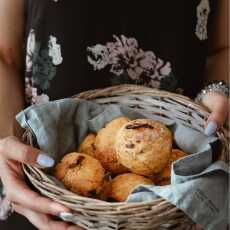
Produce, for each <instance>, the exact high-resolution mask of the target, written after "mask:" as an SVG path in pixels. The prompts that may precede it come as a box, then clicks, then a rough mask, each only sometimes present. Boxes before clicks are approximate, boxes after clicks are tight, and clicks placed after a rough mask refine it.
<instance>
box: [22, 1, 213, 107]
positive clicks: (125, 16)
mask: <svg viewBox="0 0 230 230" xmlns="http://www.w3.org/2000/svg"><path fill="white" fill-rule="evenodd" d="M215 4H216V3H215V0H189V1H184V0H175V1H168V0H157V1H142V2H140V1H131V0H125V1H124V0H116V1H112V2H111V1H105V0H101V1H89V0H84V1H76V0H27V3H26V20H27V28H26V46H25V47H26V49H25V91H26V99H27V102H28V103H29V104H30V103H35V104H36V103H42V102H46V101H49V100H54V99H59V98H64V97H69V96H72V95H74V94H76V93H78V92H81V91H84V90H88V89H94V88H102V87H107V86H110V85H114V84H124V83H130V84H140V85H145V86H148V87H153V88H159V89H164V90H169V91H174V92H180V93H184V94H186V95H188V96H191V97H193V96H195V94H196V93H197V92H198V91H199V90H200V88H201V87H202V86H203V79H204V67H205V60H206V57H207V42H208V35H209V27H210V24H211V23H212V17H213V16H212V15H213V13H215V10H214V9H215Z"/></svg>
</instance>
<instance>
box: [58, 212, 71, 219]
mask: <svg viewBox="0 0 230 230" xmlns="http://www.w3.org/2000/svg"><path fill="white" fill-rule="evenodd" d="M59 217H60V218H61V219H71V218H73V214H72V213H70V212H61V213H60V214H59Z"/></svg>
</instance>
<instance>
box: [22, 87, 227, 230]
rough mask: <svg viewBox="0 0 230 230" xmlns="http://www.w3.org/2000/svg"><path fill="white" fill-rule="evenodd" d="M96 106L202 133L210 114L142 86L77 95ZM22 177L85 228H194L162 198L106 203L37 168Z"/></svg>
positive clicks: (28, 137)
mask: <svg viewBox="0 0 230 230" xmlns="http://www.w3.org/2000/svg"><path fill="white" fill-rule="evenodd" d="M74 98H76V99H78V98H83V99H87V100H91V101H94V102H97V103H99V104H111V103H112V104H122V105H126V106H127V107H130V108H134V109H136V110H138V111H142V112H143V111H145V113H151V114H157V115H160V116H164V117H167V118H169V119H171V120H174V121H176V122H181V123H183V124H185V125H187V126H190V127H191V128H193V129H196V130H200V131H203V129H204V125H205V120H206V118H207V116H208V115H209V113H208V112H207V111H206V110H205V109H204V108H203V107H201V106H199V105H197V104H195V103H194V102H193V101H191V100H190V99H189V98H186V97H184V96H181V95H177V94H173V93H169V92H164V91H158V90H154V89H150V88H146V87H142V86H134V85H120V86H115V87H110V88H106V89H99V90H92V91H87V92H83V93H81V94H79V95H76V96H75V97H74ZM218 136H219V138H220V140H221V142H222V148H221V151H220V154H219V158H220V159H222V160H224V161H226V162H228V161H229V156H228V154H229V149H228V148H229V146H228V139H227V137H226V132H225V130H224V129H221V130H220V131H219V133H218ZM24 137H25V139H26V141H27V143H29V144H31V145H32V144H33V136H32V133H31V132H30V131H29V130H27V131H26V132H25V134H24ZM23 168H24V171H25V174H26V175H27V176H28V178H29V180H30V181H31V183H32V184H33V185H34V186H35V187H36V188H37V189H38V190H39V191H40V192H41V193H42V194H43V195H44V196H47V197H49V198H51V199H53V200H54V201H56V202H59V203H61V204H63V205H65V206H66V207H69V208H71V209H72V210H73V212H74V218H75V220H76V221H77V223H78V225H79V226H81V227H83V228H85V229H90V230H93V229H95V230H96V229H100V230H114V229H124V230H125V229H129V230H131V229H136V230H140V229H143V230H148V229H157V230H159V229H193V227H194V224H193V223H192V221H191V220H190V219H189V218H188V217H187V216H186V215H185V214H184V213H183V212H182V211H180V210H179V209H177V208H176V207H175V206H174V205H172V204H171V203H169V202H168V201H166V200H164V199H156V200H154V201H151V202H145V203H143V202H142V203H132V204H127V203H109V202H105V201H100V200H95V199H91V198H86V197H82V196H78V195H76V194H73V193H72V192H70V191H67V190H65V189H63V188H60V187H58V186H57V185H56V184H55V182H53V181H52V180H50V179H49V178H48V177H47V176H46V175H45V173H44V172H42V171H41V170H39V169H38V168H35V167H31V166H28V165H24V167H23Z"/></svg>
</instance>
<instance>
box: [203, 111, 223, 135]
mask: <svg viewBox="0 0 230 230" xmlns="http://www.w3.org/2000/svg"><path fill="white" fill-rule="evenodd" d="M226 119H227V110H226V108H224V107H216V108H215V109H214V110H213V112H212V113H211V115H210V116H209V118H208V121H207V126H206V128H205V131H204V133H205V135H206V136H211V135H213V134H214V133H216V131H217V130H218V128H219V127H221V126H222V125H223V124H224V123H225V121H226Z"/></svg>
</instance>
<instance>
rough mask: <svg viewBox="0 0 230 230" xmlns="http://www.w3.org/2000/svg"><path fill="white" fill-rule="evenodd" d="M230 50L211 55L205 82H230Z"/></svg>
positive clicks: (226, 49)
mask: <svg viewBox="0 0 230 230" xmlns="http://www.w3.org/2000/svg"><path fill="white" fill-rule="evenodd" d="M229 51H230V49H229V48H225V49H221V50H220V51H218V52H216V53H214V54H213V55H210V56H209V58H208V60H207V65H206V73H205V82H206V83H208V82H210V81H213V80H219V81H220V80H224V81H226V82H229V68H230V66H229Z"/></svg>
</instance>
